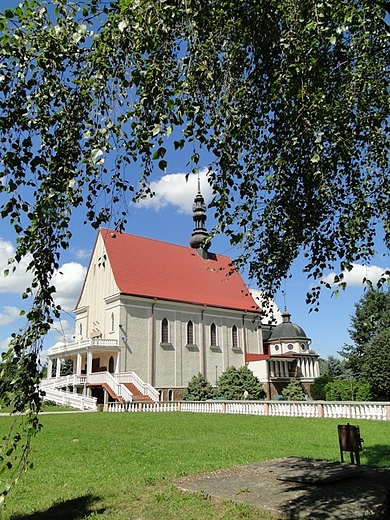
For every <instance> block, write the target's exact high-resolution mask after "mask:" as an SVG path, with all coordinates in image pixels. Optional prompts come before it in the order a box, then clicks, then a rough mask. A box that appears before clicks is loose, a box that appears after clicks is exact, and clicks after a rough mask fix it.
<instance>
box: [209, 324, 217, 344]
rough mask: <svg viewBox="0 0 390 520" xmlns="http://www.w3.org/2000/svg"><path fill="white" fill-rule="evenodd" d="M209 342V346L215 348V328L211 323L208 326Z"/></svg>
mask: <svg viewBox="0 0 390 520" xmlns="http://www.w3.org/2000/svg"><path fill="white" fill-rule="evenodd" d="M210 340H211V346H213V347H215V346H216V345H217V328H216V326H215V323H212V324H211V325H210Z"/></svg>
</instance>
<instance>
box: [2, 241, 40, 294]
mask: <svg viewBox="0 0 390 520" xmlns="http://www.w3.org/2000/svg"><path fill="white" fill-rule="evenodd" d="M14 254H15V248H14V246H13V245H12V244H11V242H8V241H7V240H3V239H2V238H0V293H6V292H8V293H22V292H24V291H25V289H26V287H28V286H29V285H30V283H31V280H32V273H31V272H29V271H28V272H26V268H27V265H28V264H29V261H30V260H29V257H25V258H22V260H21V261H20V262H19V264H16V263H15V264H13V265H15V267H16V270H15V271H12V269H10V270H9V275H8V276H4V271H5V269H9V267H10V266H9V265H8V260H9V259H10V258H13V256H14Z"/></svg>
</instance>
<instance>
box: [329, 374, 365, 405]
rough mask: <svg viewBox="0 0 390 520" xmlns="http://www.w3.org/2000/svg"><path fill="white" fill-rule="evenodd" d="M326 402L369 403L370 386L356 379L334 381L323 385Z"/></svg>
mask: <svg viewBox="0 0 390 520" xmlns="http://www.w3.org/2000/svg"><path fill="white" fill-rule="evenodd" d="M325 394H326V401H370V400H371V390H370V385H369V384H368V383H367V382H364V381H357V380H356V379H352V378H351V379H335V380H333V381H331V382H329V383H327V384H326V385H325Z"/></svg>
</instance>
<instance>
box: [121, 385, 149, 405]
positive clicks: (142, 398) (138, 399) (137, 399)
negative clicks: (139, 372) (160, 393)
mask: <svg viewBox="0 0 390 520" xmlns="http://www.w3.org/2000/svg"><path fill="white" fill-rule="evenodd" d="M122 385H123V386H125V387H126V388H127V389H128V390H129V391H130V392H131V393H132V394H133V403H153V400H152V399H151V398H150V397H149V396H147V395H143V394H142V393H141V392H140V391H139V390H138V388H137V387H136V386H135V385H133V383H122Z"/></svg>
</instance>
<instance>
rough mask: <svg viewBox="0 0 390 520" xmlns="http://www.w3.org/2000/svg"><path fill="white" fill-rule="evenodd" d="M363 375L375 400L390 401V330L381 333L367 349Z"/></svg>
mask: <svg viewBox="0 0 390 520" xmlns="http://www.w3.org/2000/svg"><path fill="white" fill-rule="evenodd" d="M362 374H363V377H364V379H365V380H366V381H367V383H368V384H369V385H370V387H371V392H372V395H373V397H374V398H386V399H387V400H389V401H390V328H387V329H384V330H382V331H381V332H379V333H378V334H377V335H376V336H375V337H374V338H373V339H372V341H371V343H370V345H369V346H368V347H367V348H366V350H365V353H364V359H363V366H362Z"/></svg>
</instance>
